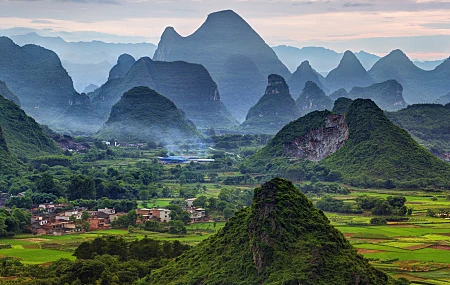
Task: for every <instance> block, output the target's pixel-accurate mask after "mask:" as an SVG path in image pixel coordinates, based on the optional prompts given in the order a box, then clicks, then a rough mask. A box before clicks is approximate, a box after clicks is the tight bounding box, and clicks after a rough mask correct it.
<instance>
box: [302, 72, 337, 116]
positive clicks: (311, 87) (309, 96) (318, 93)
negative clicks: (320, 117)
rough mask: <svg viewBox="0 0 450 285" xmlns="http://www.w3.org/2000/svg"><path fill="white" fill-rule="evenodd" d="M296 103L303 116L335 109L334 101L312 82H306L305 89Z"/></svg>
mask: <svg viewBox="0 0 450 285" xmlns="http://www.w3.org/2000/svg"><path fill="white" fill-rule="evenodd" d="M296 103H297V107H298V109H299V110H300V113H301V114H302V116H303V115H306V114H308V113H310V112H312V111H322V110H331V109H332V108H333V100H331V99H330V98H328V96H327V95H326V94H325V92H323V90H322V89H320V87H319V86H317V84H316V83H315V82H312V81H308V82H306V84H305V88H303V91H302V93H301V94H300V96H299V97H298V98H297V100H296Z"/></svg>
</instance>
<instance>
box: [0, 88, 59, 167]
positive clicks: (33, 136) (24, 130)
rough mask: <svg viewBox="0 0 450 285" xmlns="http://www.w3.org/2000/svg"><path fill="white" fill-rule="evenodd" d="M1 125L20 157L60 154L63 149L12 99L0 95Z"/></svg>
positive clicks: (13, 149)
mask: <svg viewBox="0 0 450 285" xmlns="http://www.w3.org/2000/svg"><path fill="white" fill-rule="evenodd" d="M0 126H2V129H3V135H4V138H5V141H6V144H7V146H8V150H9V152H10V153H11V154H12V155H15V156H17V157H19V158H32V157H36V156H42V155H48V154H59V153H61V152H62V150H61V149H60V148H59V147H58V145H57V144H56V143H55V142H54V141H53V140H52V139H50V138H49V137H48V136H47V135H46V134H45V133H44V132H43V131H42V128H41V127H40V126H39V124H38V123H36V121H35V120H34V119H33V118H31V117H29V116H27V115H26V114H25V112H24V111H23V110H22V109H20V107H19V106H17V105H16V104H15V103H13V102H12V101H9V100H7V99H5V98H3V97H1V96H0Z"/></svg>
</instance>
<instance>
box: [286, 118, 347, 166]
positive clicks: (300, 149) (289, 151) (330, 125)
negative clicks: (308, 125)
mask: <svg viewBox="0 0 450 285" xmlns="http://www.w3.org/2000/svg"><path fill="white" fill-rule="evenodd" d="M348 134H349V132H348V126H347V123H346V122H345V117H344V116H340V115H328V116H327V118H326V126H325V128H319V129H314V130H310V131H309V132H308V133H307V134H306V135H305V136H302V137H298V138H296V139H295V140H294V141H293V142H291V143H288V144H285V146H284V153H285V154H286V155H290V156H293V157H296V158H306V159H307V160H311V161H320V160H322V159H324V158H326V157H328V156H330V155H332V154H333V153H335V152H336V151H338V150H339V149H340V148H341V147H343V146H344V144H345V142H346V141H347V139H348Z"/></svg>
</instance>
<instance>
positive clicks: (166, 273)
mask: <svg viewBox="0 0 450 285" xmlns="http://www.w3.org/2000/svg"><path fill="white" fill-rule="evenodd" d="M395 283H396V281H394V280H393V279H391V278H390V277H388V276H387V275H386V274H384V273H382V272H380V271H378V270H377V269H375V268H373V267H372V266H371V265H370V264H369V263H368V261H367V260H365V259H364V258H363V257H362V256H361V255H359V254H357V252H356V250H355V249H354V248H353V247H352V246H351V245H350V243H349V242H348V241H347V240H346V239H345V237H344V236H343V235H342V233H340V232H339V231H338V230H337V229H335V228H334V227H333V226H331V225H330V222H329V221H328V219H327V218H326V216H325V215H324V214H323V212H322V211H319V210H318V209H315V208H314V206H313V204H312V203H311V202H310V201H309V200H308V199H307V198H306V196H305V195H304V194H302V193H300V191H299V190H298V189H297V188H295V186H294V185H293V184H292V182H290V181H287V180H284V179H280V178H275V179H272V180H271V181H269V182H267V183H265V184H263V185H262V186H261V187H260V188H256V189H255V194H254V197H253V203H252V205H251V206H250V207H247V208H244V209H242V210H241V211H239V212H237V213H236V215H235V216H234V217H233V218H231V219H230V220H229V221H228V222H227V224H226V225H225V227H224V228H223V229H221V230H220V231H219V233H217V234H216V235H214V236H212V237H210V238H209V239H207V240H205V241H203V242H202V243H200V244H199V245H198V246H196V247H194V248H193V249H191V250H190V251H188V252H187V253H185V254H183V255H182V256H181V257H179V258H177V259H175V260H173V261H172V262H170V263H169V264H168V265H167V266H165V267H163V268H162V269H159V270H156V271H154V272H152V274H151V275H150V276H149V277H147V278H146V279H144V280H142V281H141V283H140V284H161V285H163V284H167V285H169V284H177V285H188V284H189V285H191V284H198V285H216V284H217V285H219V284H248V285H260V284H311V285H312V284H314V285H325V284H326V285H334V284H336V285H345V284H348V285H350V284H351V285H354V284H360V285H362V284H367V285H368V284H374V285H375V284H376V285H386V284H395Z"/></svg>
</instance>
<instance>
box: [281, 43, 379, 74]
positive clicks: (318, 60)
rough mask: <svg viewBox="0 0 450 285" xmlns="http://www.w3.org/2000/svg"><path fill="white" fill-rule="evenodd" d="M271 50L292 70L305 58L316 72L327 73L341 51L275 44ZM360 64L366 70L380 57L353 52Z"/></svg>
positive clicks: (333, 66) (340, 56) (339, 56)
mask: <svg viewBox="0 0 450 285" xmlns="http://www.w3.org/2000/svg"><path fill="white" fill-rule="evenodd" d="M273 50H274V51H275V53H276V54H277V56H278V58H279V59H280V60H281V61H282V62H283V63H284V64H285V65H286V66H287V67H288V68H289V70H290V71H292V72H294V71H295V70H296V68H297V66H298V65H299V64H300V63H301V62H303V61H305V60H307V61H309V62H310V64H311V65H312V67H313V68H314V69H315V70H317V71H318V72H321V73H323V72H325V73H328V72H329V71H331V70H332V69H334V68H335V67H336V66H338V64H339V61H340V60H341V59H342V56H343V55H344V54H343V53H338V52H336V51H334V50H331V49H327V48H324V47H303V48H297V47H292V46H285V45H281V46H276V47H273ZM355 55H356V57H357V58H358V59H359V61H360V62H361V64H362V65H363V66H364V68H365V69H366V70H368V69H370V68H371V67H372V66H373V65H374V64H375V62H377V61H378V60H379V59H380V57H379V56H377V55H374V54H371V53H367V52H365V51H360V52H357V53H355Z"/></svg>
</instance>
